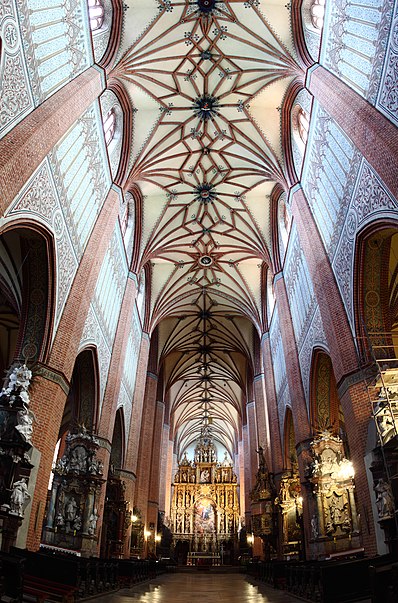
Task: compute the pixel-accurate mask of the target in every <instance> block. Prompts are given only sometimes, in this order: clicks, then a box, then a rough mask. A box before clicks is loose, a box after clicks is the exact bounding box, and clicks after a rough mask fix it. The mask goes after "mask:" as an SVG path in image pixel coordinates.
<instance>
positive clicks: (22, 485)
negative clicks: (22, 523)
mask: <svg viewBox="0 0 398 603" xmlns="http://www.w3.org/2000/svg"><path fill="white" fill-rule="evenodd" d="M28 498H30V494H29V492H28V486H27V483H26V477H23V478H22V479H20V480H19V481H18V482H14V485H13V488H12V492H11V500H10V502H11V512H13V513H16V514H17V515H22V516H23V511H24V509H23V507H24V504H25V502H26V500H27V499H28Z"/></svg>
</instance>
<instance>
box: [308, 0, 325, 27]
mask: <svg viewBox="0 0 398 603" xmlns="http://www.w3.org/2000/svg"><path fill="white" fill-rule="evenodd" d="M310 15H311V23H312V25H313V26H314V27H315V29H322V27H323V19H324V15H325V0H313V2H312V3H311V6H310Z"/></svg>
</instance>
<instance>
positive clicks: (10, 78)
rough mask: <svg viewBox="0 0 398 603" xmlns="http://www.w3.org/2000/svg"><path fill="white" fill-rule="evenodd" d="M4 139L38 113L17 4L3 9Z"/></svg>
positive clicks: (0, 78)
mask: <svg viewBox="0 0 398 603" xmlns="http://www.w3.org/2000/svg"><path fill="white" fill-rule="evenodd" d="M0 38H1V40H2V48H1V56H0V137H2V136H4V135H5V134H6V133H7V132H8V131H9V130H11V128H13V127H14V126H15V125H16V124H17V123H18V122H20V121H21V120H22V119H23V118H24V117H25V115H27V114H28V113H30V111H32V110H33V109H34V103H33V96H32V92H31V88H30V84H29V76H28V72H27V68H26V63H25V56H24V53H23V40H22V37H21V32H20V28H19V25H18V11H17V7H16V2H15V0H3V1H2V3H1V5H0Z"/></svg>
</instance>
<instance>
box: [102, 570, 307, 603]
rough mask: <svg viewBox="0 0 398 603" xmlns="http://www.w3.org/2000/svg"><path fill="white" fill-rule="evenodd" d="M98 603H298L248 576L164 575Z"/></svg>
mask: <svg viewBox="0 0 398 603" xmlns="http://www.w3.org/2000/svg"><path fill="white" fill-rule="evenodd" d="M93 600H94V601H95V602H96V603H285V602H286V603H295V602H298V601H301V603H303V600H302V599H298V598H297V597H294V596H292V595H290V594H289V593H287V592H284V591H280V590H275V589H273V588H271V587H270V586H267V585H264V584H258V583H257V582H255V581H254V580H252V579H251V578H248V577H246V576H245V575H244V574H221V573H214V574H212V573H211V572H206V573H200V572H192V573H191V572H190V573H179V572H177V573H175V574H163V575H162V576H159V578H157V579H156V580H151V581H150V582H145V583H144V584H140V585H137V586H135V587H134V588H131V589H123V590H119V591H118V592H117V593H113V594H109V595H106V596H100V597H95V599H91V601H93Z"/></svg>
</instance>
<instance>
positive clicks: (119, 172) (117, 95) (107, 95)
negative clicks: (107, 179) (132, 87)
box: [100, 78, 133, 187]
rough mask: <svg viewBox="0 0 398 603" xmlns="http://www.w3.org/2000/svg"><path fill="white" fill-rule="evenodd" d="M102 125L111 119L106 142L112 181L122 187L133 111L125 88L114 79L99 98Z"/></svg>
mask: <svg viewBox="0 0 398 603" xmlns="http://www.w3.org/2000/svg"><path fill="white" fill-rule="evenodd" d="M100 105H101V112H102V119H103V123H104V128H105V123H106V122H107V120H108V121H109V119H110V117H112V118H113V133H112V138H111V140H108V141H106V144H107V152H108V157H109V163H110V168H111V173H112V178H113V181H114V182H115V183H116V184H118V185H119V186H121V187H123V185H124V183H125V181H126V179H127V176H128V161H129V157H130V148H131V136H132V123H133V110H132V106H131V100H130V99H129V97H128V94H127V92H126V90H125V88H124V87H123V86H122V84H120V82H118V81H116V80H115V79H112V78H111V79H110V80H109V81H108V86H107V89H106V90H105V91H104V92H103V93H102V94H101V96H100Z"/></svg>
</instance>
